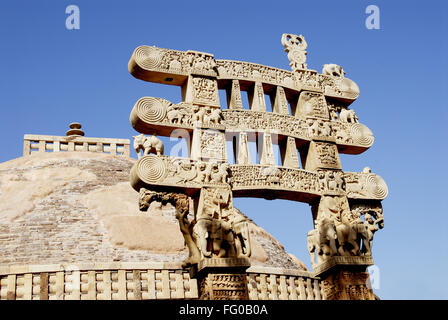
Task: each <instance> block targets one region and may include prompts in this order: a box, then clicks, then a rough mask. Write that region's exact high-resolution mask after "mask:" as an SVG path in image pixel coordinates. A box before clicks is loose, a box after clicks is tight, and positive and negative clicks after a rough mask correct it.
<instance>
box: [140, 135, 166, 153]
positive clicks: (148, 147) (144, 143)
mask: <svg viewBox="0 0 448 320" xmlns="http://www.w3.org/2000/svg"><path fill="white" fill-rule="evenodd" d="M133 138H134V149H135V152H136V153H137V156H138V158H139V159H140V157H141V154H140V150H143V155H144V156H146V155H148V154H150V153H151V152H153V153H155V154H157V155H158V156H160V155H163V142H162V141H161V140H160V139H159V138H157V136H156V135H155V134H153V135H152V136H151V137H146V136H145V135H144V134H139V135H138V136H133Z"/></svg>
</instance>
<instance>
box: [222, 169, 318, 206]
mask: <svg viewBox="0 0 448 320" xmlns="http://www.w3.org/2000/svg"><path fill="white" fill-rule="evenodd" d="M229 184H230V185H231V187H232V190H233V196H234V197H254V198H265V199H286V200H293V201H300V202H307V203H312V202H313V201H315V200H316V199H318V198H319V196H320V195H321V192H320V191H319V185H318V176H317V173H315V172H310V171H306V170H302V169H293V168H285V167H277V166H275V167H274V166H263V165H230V178H229Z"/></svg>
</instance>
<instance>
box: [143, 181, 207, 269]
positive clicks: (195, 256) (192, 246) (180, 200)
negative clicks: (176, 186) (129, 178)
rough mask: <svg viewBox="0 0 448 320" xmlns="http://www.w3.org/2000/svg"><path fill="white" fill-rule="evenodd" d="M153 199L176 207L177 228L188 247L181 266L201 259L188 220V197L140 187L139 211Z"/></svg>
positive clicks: (146, 208)
mask: <svg viewBox="0 0 448 320" xmlns="http://www.w3.org/2000/svg"><path fill="white" fill-rule="evenodd" d="M153 201H158V202H161V203H162V205H164V204H167V203H171V204H172V205H173V206H174V207H175V208H176V218H177V220H178V221H179V229H180V231H181V233H182V235H183V237H184V241H185V245H186V246H187V248H188V258H187V259H186V260H185V261H184V262H183V263H182V267H188V266H191V265H193V264H196V263H198V262H199V260H200V259H201V253H200V251H199V249H198V247H197V245H196V241H195V239H194V238H193V224H192V222H190V221H189V220H188V217H187V216H188V213H189V199H188V196H187V195H185V194H182V193H173V192H157V191H152V190H148V189H145V188H141V189H140V197H139V207H140V210H141V211H147V210H148V208H149V206H150V204H151V203H152V202H153Z"/></svg>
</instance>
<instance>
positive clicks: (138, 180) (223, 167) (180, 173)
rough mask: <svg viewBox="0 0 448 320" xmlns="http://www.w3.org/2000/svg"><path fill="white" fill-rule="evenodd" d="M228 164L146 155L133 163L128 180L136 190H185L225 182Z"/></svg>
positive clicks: (223, 185) (226, 182) (220, 184)
mask: <svg viewBox="0 0 448 320" xmlns="http://www.w3.org/2000/svg"><path fill="white" fill-rule="evenodd" d="M228 168H229V165H228V164H227V163H217V162H204V161H195V160H192V159H189V158H174V157H167V156H155V155H148V156H144V157H142V158H140V159H139V160H138V161H137V162H136V163H135V164H134V166H133V167H132V169H131V174H130V180H131V185H132V187H133V188H134V189H135V190H140V188H141V187H151V186H156V187H161V186H166V187H168V186H170V187H176V188H178V189H184V190H185V191H187V192H188V190H193V189H194V190H198V189H200V188H201V187H203V186H222V187H226V186H228V177H229V172H228Z"/></svg>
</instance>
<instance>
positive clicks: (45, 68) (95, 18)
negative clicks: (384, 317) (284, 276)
mask: <svg viewBox="0 0 448 320" xmlns="http://www.w3.org/2000/svg"><path fill="white" fill-rule="evenodd" d="M71 4H74V5H77V6H78V7H79V8H80V18H81V19H80V21H81V24H80V29H79V30H67V29H66V27H65V19H66V17H67V15H66V14H65V8H66V7H67V6H68V5H71ZM370 4H373V5H377V6H378V7H379V9H380V30H368V29H367V28H366V27H365V19H366V18H367V16H368V15H367V14H366V13H365V9H366V7H367V6H368V5H370ZM447 21H448V3H447V2H446V1H443V0H440V1H438V0H427V1H411V0H408V1H399V0H394V1H391V0H388V1H383V0H370V1H364V0H346V1H333V0H331V1H319V0H315V1H300V0H295V1H257V2H250V1H225V2H224V1H222V2H217V1H177V2H176V1H163V2H162V1H157V2H156V1H136V0H128V1H113V2H112V1H82V0H73V1H61V0H53V1H48V0H47V1H44V0H39V1H21V0H14V1H12V0H2V1H1V3H0V39H1V41H0V74H1V77H0V119H2V120H3V121H2V125H1V126H0V134H1V137H2V139H1V140H0V144H1V145H0V150H1V151H0V161H6V160H9V159H12V158H16V157H19V156H21V153H22V145H23V142H22V141H23V135H24V134H26V133H33V134H50V135H64V133H65V131H66V130H67V126H68V123H70V122H73V121H78V122H81V123H82V124H83V128H84V130H85V132H86V135H87V136H91V137H115V138H130V137H131V136H132V135H134V134H135V131H134V130H133V129H132V127H131V125H130V124H129V120H128V119H129V113H130V111H131V109H132V107H133V105H134V103H135V102H136V101H137V100H138V99H139V98H140V97H142V96H154V97H163V98H166V99H168V100H171V101H173V102H179V101H180V89H179V88H177V87H172V86H162V85H157V84H152V83H145V82H143V81H140V80H137V79H134V78H133V77H132V76H131V75H130V74H129V72H128V70H127V63H128V61H129V58H130V56H131V54H132V52H133V50H134V49H135V48H136V47H137V46H139V45H143V44H145V45H156V46H158V47H162V48H170V49H177V50H188V49H192V50H198V51H205V52H210V53H213V54H214V55H215V57H216V58H218V59H231V60H243V61H250V62H255V63H260V64H264V65H270V66H274V67H279V68H283V69H287V70H289V65H288V64H289V62H288V59H287V56H286V54H285V53H284V50H283V47H282V45H281V42H280V39H281V35H282V33H295V34H303V35H304V36H305V38H306V40H307V42H308V56H307V63H308V67H309V68H311V69H315V70H318V71H319V72H320V71H321V68H322V65H323V64H325V63H336V64H339V65H342V66H343V68H344V70H345V71H346V72H347V75H346V76H347V77H349V78H351V79H352V80H354V81H356V83H357V84H358V86H359V87H360V91H361V94H360V97H359V98H358V99H357V100H356V101H355V102H354V103H353V104H352V106H351V107H352V108H353V109H355V111H356V113H357V115H358V117H359V119H360V122H362V123H363V124H365V125H367V126H368V127H369V128H370V129H371V130H372V131H373V133H374V134H375V139H376V140H375V143H374V145H373V146H372V147H371V148H370V149H369V150H368V151H366V152H365V153H363V154H362V155H358V156H351V155H350V156H349V155H342V156H341V162H342V167H343V170H344V171H361V170H362V169H363V168H364V167H365V166H370V167H371V168H372V171H373V172H375V173H377V174H379V175H380V176H382V177H383V178H384V179H385V181H386V182H387V184H388V186H389V196H388V198H387V199H386V200H384V201H383V207H384V214H385V228H384V229H383V230H381V231H379V232H378V233H376V235H375V241H374V246H373V257H374V260H375V263H376V265H377V266H378V268H379V270H380V288H379V289H378V290H376V293H377V294H378V295H379V296H380V297H381V298H382V299H448V281H447V280H446V279H447V277H446V269H447V267H448V249H447V246H446V244H447V243H448V236H447V234H448V220H447V218H446V214H447V209H446V204H444V201H445V200H446V193H447V191H448V188H447V186H446V181H448V174H447V170H446V168H445V164H446V159H447V156H448V152H447V148H446V146H447V143H446V141H447V138H448V136H447V131H446V129H447V124H446V117H447V115H448V114H447V109H446V107H447V98H448V96H447V87H448V86H447V85H448V80H447V79H448V78H447V71H448V58H447V57H448V45H447V41H446V34H447V31H448V22H447ZM235 205H236V206H237V207H238V208H239V209H241V210H242V211H243V212H244V213H246V214H247V215H249V216H250V217H251V218H252V219H254V220H255V222H257V223H258V224H259V225H261V226H262V227H264V228H265V229H267V230H268V231H269V232H271V233H272V234H273V235H274V236H275V237H276V238H277V239H278V240H279V241H280V242H281V243H282V244H283V245H284V246H285V248H286V249H287V251H289V252H291V253H294V254H295V255H296V256H297V257H299V259H301V260H302V261H304V262H305V263H306V264H307V265H308V266H310V260H309V256H308V254H307V252H306V232H307V231H308V230H310V229H311V228H312V219H311V212H310V208H309V206H308V205H306V204H301V203H296V202H288V201H282V200H275V201H268V200H259V199H236V200H235Z"/></svg>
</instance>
